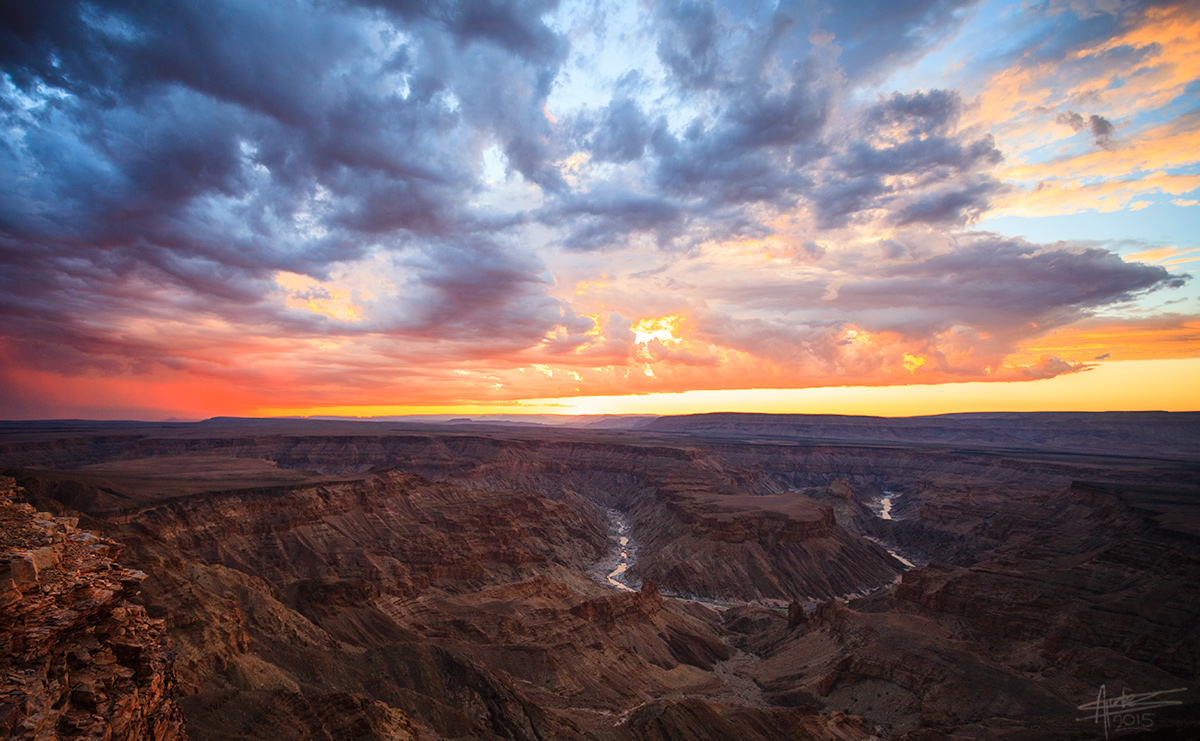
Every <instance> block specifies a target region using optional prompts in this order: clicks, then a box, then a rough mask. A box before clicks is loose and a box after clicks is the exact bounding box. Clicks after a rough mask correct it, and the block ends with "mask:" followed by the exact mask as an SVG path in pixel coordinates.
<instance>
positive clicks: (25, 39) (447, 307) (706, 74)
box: [0, 0, 1200, 415]
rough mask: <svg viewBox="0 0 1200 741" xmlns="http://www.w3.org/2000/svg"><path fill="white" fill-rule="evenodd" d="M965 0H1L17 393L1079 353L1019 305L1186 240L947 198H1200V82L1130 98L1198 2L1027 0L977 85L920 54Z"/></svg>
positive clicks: (1161, 280)
mask: <svg viewBox="0 0 1200 741" xmlns="http://www.w3.org/2000/svg"><path fill="white" fill-rule="evenodd" d="M974 7H975V5H974V4H973V3H970V2H958V1H957V0H929V1H928V2H916V3H874V4H869V5H868V6H863V5H861V4H858V5H855V4H846V3H843V4H834V3H824V2H820V3H791V2H785V3H781V4H779V5H778V6H777V7H759V6H750V5H742V4H737V3H726V2H706V1H703V0H700V1H691V0H689V1H688V2H682V3H667V4H662V5H658V6H656V7H655V9H654V11H653V13H652V14H646V15H645V16H644V17H643V16H641V15H639V13H638V12H637V11H638V8H639V6H638V5H637V4H636V3H627V4H626V5H624V6H622V7H619V8H616V9H612V10H609V9H607V8H599V6H596V7H594V8H591V9H585V10H580V9H579V8H578V7H577V6H576V4H561V5H560V4H558V3H556V2H553V1H552V0H531V1H528V2H512V3H492V2H485V1H484V0H455V1H454V2H445V3H429V2H423V1H415V0H348V1H347V2H338V3H301V4H288V3H275V2H251V1H250V0H220V1H219V2H217V3H215V4H209V5H206V6H199V5H196V4H194V3H186V2H179V1H178V0H164V1H163V2H159V3H149V4H146V3H131V2H127V1H126V0H104V1H103V2H86V3H85V2H73V1H72V0H63V2H55V3H18V4H11V3H10V4H9V6H8V7H5V8H3V9H2V10H0V68H2V69H0V374H3V378H4V379H6V382H11V384H16V385H17V386H19V387H20V389H21V391H20V393H21V394H22V396H20V398H19V400H17V401H13V402H11V404H10V406H8V407H4V406H0V415H3V414H5V413H11V414H21V415H25V414H32V413H34V412H32V411H30V410H35V409H37V408H38V406H37V405H38V403H39V402H38V401H37V399H42V400H44V402H45V404H46V407H45V408H47V409H51V408H53V409H56V410H59V409H61V410H68V411H69V410H70V409H71V408H79V409H94V410H101V409H110V407H109V406H103V405H101V404H99V403H93V402H88V401H87V400H86V399H87V397H88V395H89V394H98V395H101V396H103V397H104V398H111V399H114V400H115V401H113V402H112V404H113V405H117V406H119V405H121V404H125V405H133V406H136V405H137V403H138V401H137V399H138V395H137V393H135V389H136V388H137V387H138V386H139V385H142V386H145V387H146V388H147V389H151V391H148V392H147V395H146V401H145V405H146V408H147V409H149V408H153V409H168V408H170V407H171V404H172V402H171V398H172V394H176V395H190V397H189V398H191V397H195V398H197V399H203V400H204V401H203V402H196V406H195V409H209V410H211V413H218V412H222V413H237V412H238V411H239V410H241V411H245V410H249V409H255V408H283V407H285V406H287V407H289V408H290V407H291V406H295V407H302V406H304V404H306V403H317V401H320V402H321V403H329V404H350V403H354V404H377V403H383V402H387V403H395V401H396V400H397V399H403V400H405V401H406V402H412V403H417V402H420V403H432V404H437V403H449V402H451V401H459V400H477V401H485V402H491V401H505V400H512V399H515V398H524V397H535V396H544V395H570V394H575V393H624V392H629V393H634V392H640V391H654V390H666V389H669V390H684V389H688V388H715V387H720V386H730V387H734V386H741V387H744V386H748V385H751V386H760V387H770V386H780V385H783V386H788V385H791V386H814V385H818V386H819V385H829V384H834V383H837V384H844V383H871V384H895V383H933V382H942V381H946V380H963V379H974V380H981V379H982V380H988V379H991V380H995V379H1021V378H1040V377H1047V376H1050V375H1055V374H1059V373H1073V372H1076V371H1078V370H1080V369H1082V368H1085V367H1086V366H1087V363H1088V362H1091V360H1092V359H1094V358H1095V357H1097V356H1098V355H1100V354H1102V353H1104V352H1110V350H1109V349H1103V350H1099V349H1095V348H1092V349H1090V350H1089V351H1088V353H1090V354H1087V353H1083V354H1081V353H1079V352H1074V351H1072V350H1071V348H1070V347H1065V346H1062V347H1059V346H1051V345H1053V343H1049V342H1044V343H1042V344H1043V345H1044V346H1038V343H1039V342H1041V338H1045V337H1047V334H1046V333H1047V332H1054V331H1063V332H1066V331H1068V329H1069V328H1070V327H1074V326H1082V325H1083V324H1086V323H1087V322H1089V321H1092V319H1091V317H1095V316H1096V315H1097V314H1098V312H1100V311H1101V310H1105V311H1114V312H1118V313H1119V312H1120V311H1122V310H1124V309H1122V307H1123V306H1124V305H1125V304H1126V303H1129V302H1133V301H1138V300H1141V297H1143V296H1145V295H1147V294H1148V293H1150V292H1152V291H1156V290H1173V289H1175V288H1178V287H1179V286H1181V285H1183V284H1184V281H1185V280H1186V279H1185V278H1184V277H1183V276H1182V274H1181V273H1179V272H1178V270H1179V267H1180V264H1181V263H1182V262H1184V261H1188V260H1191V259H1193V258H1192V257H1191V256H1190V255H1191V253H1190V252H1188V251H1187V250H1186V249H1184V250H1182V251H1179V252H1178V253H1172V254H1170V255H1164V257H1163V259H1164V260H1168V261H1167V262H1164V263H1163V265H1162V266H1149V265H1140V264H1136V263H1133V262H1130V261H1128V260H1126V261H1123V260H1121V259H1120V258H1118V257H1117V256H1116V255H1114V254H1112V253H1111V252H1108V251H1106V250H1104V249H1100V248H1099V247H1097V246H1095V245H1093V246H1086V245H1080V244H1073V243H1063V244H1054V245H1038V244H1033V243H1031V242H1027V241H1024V240H1019V239H1011V238H1007V237H1003V236H1001V235H998V234H991V233H982V232H981V233H972V232H967V231H965V228H967V227H969V226H971V225H972V224H975V223H976V222H978V220H980V219H981V218H982V217H985V216H987V215H997V214H1001V213H1007V214H1019V215H1026V216H1038V215H1045V214H1062V213H1072V212H1074V211H1078V210H1081V209H1095V210H1107V211H1113V210H1119V209H1131V208H1134V207H1138V206H1140V205H1143V204H1146V203H1148V200H1147V199H1148V198H1149V197H1152V196H1156V195H1157V196H1165V197H1173V198H1174V199H1175V201H1176V202H1177V203H1179V204H1188V203H1192V202H1193V201H1194V200H1195V199H1194V198H1193V197H1192V194H1194V192H1195V190H1196V189H1197V187H1200V180H1197V177H1198V176H1197V175H1196V174H1195V172H1194V169H1195V165H1196V158H1195V156H1194V154H1193V153H1195V152H1197V151H1200V146H1195V145H1196V144H1197V142H1196V141H1194V140H1195V139H1196V136H1197V131H1200V127H1198V126H1197V124H1196V122H1197V118H1196V114H1195V113H1194V112H1190V113H1189V112H1186V111H1185V110H1184V109H1182V108H1179V109H1178V110H1177V109H1176V108H1172V109H1170V111H1168V112H1167V113H1162V114H1161V115H1157V116H1153V117H1151V119H1150V120H1149V122H1147V121H1146V120H1142V119H1139V118H1138V117H1137V115H1136V113H1137V111H1139V110H1141V106H1143V105H1145V101H1154V102H1153V105H1162V106H1167V105H1174V104H1173V103H1171V101H1175V100H1176V99H1177V98H1178V96H1180V95H1182V94H1183V91H1185V90H1188V89H1190V88H1188V85H1192V84H1193V81H1194V80H1195V78H1196V75H1197V72H1196V71H1197V69H1200V68H1198V67H1196V60H1197V59H1200V56H1197V53H1196V52H1197V49H1200V47H1197V46H1196V44H1194V43H1192V39H1193V38H1194V34H1191V30H1192V29H1193V26H1194V25H1195V19H1194V17H1193V16H1192V15H1189V14H1188V13H1187V12H1186V8H1184V9H1181V7H1183V6H1177V5H1162V6H1159V5H1155V6H1130V7H1129V8H1113V9H1111V10H1113V12H1112V13H1108V12H1105V13H1098V14H1094V15H1093V16H1092V17H1091V18H1090V19H1088V21H1087V23H1081V22H1079V19H1080V18H1081V17H1082V16H1083V15H1087V14H1089V13H1091V12H1092V11H1091V10H1087V11H1085V10H1083V9H1080V8H1077V7H1074V5H1072V7H1071V8H1066V9H1061V8H1057V7H1050V6H1045V5H1044V4H1043V5H1038V6H1036V7H1034V6H1029V7H1027V8H1024V9H1020V10H1019V11H1018V12H1016V13H1015V15H1014V18H1017V19H1027V18H1028V17H1030V14H1039V13H1049V12H1057V13H1058V15H1057V16H1049V17H1052V18H1057V19H1059V20H1058V21H1057V22H1058V23H1059V24H1060V26H1061V28H1059V29H1058V30H1057V31H1056V32H1055V33H1052V34H1045V35H1043V36H1037V37H1036V39H1035V40H1036V41H1037V43H1036V44H1032V45H1031V46H1030V48H1029V49H1028V53H1027V54H1023V55H1019V56H1014V57H1005V58H1004V59H1001V60H999V61H997V59H996V58H988V57H987V53H985V52H988V51H989V50H983V51H981V55H980V60H979V61H977V62H973V63H972V64H977V65H980V66H978V67H975V66H972V65H971V64H968V65H965V66H963V67H962V68H961V69H963V70H965V71H964V74H980V73H981V71H987V72H988V73H989V76H988V77H987V78H986V79H984V80H983V82H982V83H981V84H979V85H977V86H975V87H972V86H971V85H963V86H961V89H952V85H951V83H952V82H953V76H952V75H949V74H948V75H946V76H944V77H943V78H942V79H941V82H939V85H941V86H939V85H924V84H922V85H916V84H910V83H909V82H907V80H908V79H910V78H908V77H906V76H905V75H909V74H915V73H914V72H913V71H914V70H916V69H917V68H916V67H913V66H912V65H913V64H914V63H916V62H918V60H920V59H921V57H922V55H926V54H931V53H932V54H937V53H943V52H945V50H946V49H948V48H950V47H949V46H947V44H949V43H950V40H951V39H952V38H953V35H954V34H955V33H956V32H957V31H958V30H959V29H960V28H962V24H963V23H967V22H969V20H970V18H971V13H972V12H974ZM601 10H603V11H604V12H600V11H601ZM979 12H980V13H984V14H985V15H986V13H987V12H988V9H987V8H982V9H981V10H980V11H979ZM597 13H599V15H600V22H597V20H596V17H597V16H596V14H597ZM1012 22H1016V20H1014V21H1012ZM1034 33H1035V35H1036V33H1041V32H1034ZM1000 63H1002V64H1003V66H1004V68H1003V69H1002V70H998V69H997V68H995V67H991V68H988V67H987V66H986V65H987V64H1000ZM889 75H893V76H892V77H889ZM894 87H899V88H902V89H893V88H894ZM976 96H977V97H976ZM1173 96H1174V97H1173ZM1163 110H1164V111H1167V109H1166V108H1164V109H1163ZM1180 111H1183V112H1180ZM1168 113H1169V115H1168ZM1148 259H1149V258H1148ZM1154 259H1157V258H1154ZM1167 268H1171V269H1173V270H1174V271H1175V272H1172V273H1168V272H1167ZM580 286H586V289H585V288H578V289H577V287H580ZM666 318H670V319H671V320H672V323H671V327H673V328H674V329H673V331H675V332H676V333H675V334H673V335H671V336H670V337H665V336H660V337H656V338H651V339H649V340H646V341H642V342H639V341H638V335H637V334H636V333H635V332H634V331H633V329H632V328H633V327H636V326H649V325H642V324H641V323H642V322H645V321H650V322H651V323H653V322H654V321H663V320H665V319H666ZM1187 331H1190V330H1187ZM1187 331H1185V330H1178V331H1177V332H1176V335H1177V336H1178V337H1186V336H1188V335H1187ZM1128 336H1129V337H1132V334H1130V335H1128ZM1080 341H1081V342H1082V340H1080ZM1130 343H1131V341H1130V342H1126V344H1125V345H1123V346H1119V345H1118V344H1114V345H1113V349H1112V350H1111V352H1112V353H1113V357H1122V356H1124V355H1125V354H1128V353H1132V352H1133V351H1132V350H1130V349H1129V347H1131V344H1130ZM1168 345H1169V346H1170V347H1172V348H1176V349H1172V350H1170V352H1176V351H1177V348H1178V346H1179V345H1180V343H1179V342H1175V343H1174V344H1171V343H1163V344H1161V345H1160V347H1162V348H1166V347H1168ZM1034 347H1037V349H1038V350H1039V352H1038V354H1036V355H1031V354H1022V353H1025V351H1026V349H1028V348H1034ZM1120 348H1124V349H1120ZM1030 352H1032V351H1030ZM1163 352H1167V350H1163ZM542 369H545V370H542ZM546 371H549V372H548V373H547V372H546ZM222 399H226V400H227V401H221V400H222ZM189 403H190V402H189ZM72 404H75V405H76V407H72V406H71V405H72ZM222 404H224V405H225V406H221V405H222ZM255 405H257V406H255ZM117 406H112V407H111V408H117ZM218 407H219V408H218ZM6 409H10V410H15V411H10V412H5V410H6ZM64 413H66V412H64ZM97 413H100V412H97ZM104 413H109V412H104Z"/></svg>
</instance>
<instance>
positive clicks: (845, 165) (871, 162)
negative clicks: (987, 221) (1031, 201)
mask: <svg viewBox="0 0 1200 741" xmlns="http://www.w3.org/2000/svg"><path fill="white" fill-rule="evenodd" d="M961 108H962V104H961V101H960V100H959V97H958V95H957V94H955V93H952V92H948V91H945V90H931V91H928V92H919V93H912V94H909V95H902V94H898V93H895V94H893V95H892V96H891V97H889V98H888V99H886V100H884V101H881V102H880V103H878V104H876V105H874V106H870V107H868V108H867V109H865V110H864V111H862V112H861V113H860V114H859V115H858V119H857V129H856V130H854V131H853V133H852V135H851V136H850V137H849V140H848V141H847V142H846V143H844V144H843V145H842V148H841V150H840V151H838V152H836V153H835V154H833V155H832V156H831V157H830V159H829V162H828V163H827V166H826V169H825V177H824V178H823V179H822V180H821V182H820V183H818V184H817V186H816V187H815V188H814V189H813V191H812V199H813V205H814V208H815V211H816V213H817V216H818V219H819V221H820V223H821V224H823V225H825V226H840V225H843V224H846V223H848V222H850V221H851V220H852V219H854V218H855V216H856V215H858V214H860V213H862V212H868V211H873V210H877V209H885V210H887V211H888V212H889V213H890V215H889V216H888V217H887V219H886V220H887V221H890V222H891V223H893V224H897V225H905V224H912V223H926V224H943V225H961V224H963V223H965V222H967V221H969V220H970V219H971V218H972V217H974V216H975V215H977V214H978V213H979V212H981V211H982V210H983V209H984V208H986V206H987V204H988V203H989V201H990V199H991V198H992V197H993V196H995V195H996V194H997V193H999V192H1000V191H1001V190H1002V189H1003V186H1002V185H1001V183H1000V182H999V181H997V180H996V179H995V178H994V176H993V175H991V169H992V168H993V167H994V166H995V165H996V164H998V163H999V162H1000V160H1001V155H1000V151H999V150H998V149H996V146H995V143H994V142H993V141H992V138H991V137H990V136H984V137H982V138H979V139H970V138H968V137H965V136H963V135H961V134H958V133H955V131H954V127H955V124H956V123H957V121H958V118H959V115H960V112H961Z"/></svg>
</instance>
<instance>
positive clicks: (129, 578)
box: [0, 479, 186, 741]
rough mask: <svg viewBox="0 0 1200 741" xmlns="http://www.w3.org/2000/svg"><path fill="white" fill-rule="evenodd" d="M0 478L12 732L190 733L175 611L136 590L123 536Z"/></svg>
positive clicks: (6, 689)
mask: <svg viewBox="0 0 1200 741" xmlns="http://www.w3.org/2000/svg"><path fill="white" fill-rule="evenodd" d="M18 500H19V492H18V490H17V489H16V488H15V482H13V480H12V479H0V734H2V735H4V736H5V737H6V738H12V739H39V740H41V739H59V738H61V739H106V740H107V739H135V738H136V739H153V741H176V740H179V739H185V738H186V735H185V733H184V730H183V717H182V714H181V713H180V711H179V709H178V707H177V706H176V704H175V702H174V700H173V699H172V692H173V690H174V679H173V676H172V671H171V663H170V659H169V657H168V653H167V650H166V647H165V645H164V640H163V621H161V620H152V619H150V618H149V617H147V615H146V611H145V609H144V608H143V607H141V606H140V605H136V604H133V603H131V602H129V598H130V597H132V596H133V595H134V594H135V593H136V592H137V591H138V588H139V586H140V584H141V582H142V580H144V579H145V578H146V575H145V574H143V573H141V572H139V571H135V570H132V569H128V568H124V567H122V566H119V565H117V564H116V563H115V560H114V559H115V558H116V557H117V555H118V554H119V553H120V551H121V546H120V545H119V544H117V543H115V542H113V541H111V540H107V539H105V538H101V537H99V536H97V535H96V534H95V533H91V532H88V531H86V530H79V529H78V528H77V523H78V520H77V519H76V518H72V517H54V516H53V515H51V514H49V513H47V512H37V511H36V510H34V508H33V507H32V506H30V505H28V504H25V503H23V502H20V501H18Z"/></svg>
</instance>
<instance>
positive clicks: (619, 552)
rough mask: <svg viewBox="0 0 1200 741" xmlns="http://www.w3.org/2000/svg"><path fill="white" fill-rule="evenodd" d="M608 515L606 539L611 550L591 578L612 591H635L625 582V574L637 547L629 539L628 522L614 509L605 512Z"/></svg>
mask: <svg viewBox="0 0 1200 741" xmlns="http://www.w3.org/2000/svg"><path fill="white" fill-rule="evenodd" d="M605 514H606V515H608V524H609V530H608V539H609V541H610V542H611V543H612V549H611V550H610V551H609V553H608V555H607V556H605V558H604V560H603V561H601V562H600V563H599V564H597V565H596V566H595V567H594V569H593V570H592V578H594V579H596V580H597V581H600V582H602V583H604V584H607V585H608V586H610V587H613V588H614V589H620V590H622V591H625V592H633V591H636V590H635V589H634V588H633V587H632V586H630V585H629V584H628V583H626V581H625V572H626V571H628V570H629V567H630V566H632V565H633V559H634V557H635V556H636V555H637V547H636V546H635V545H634V543H633V541H632V540H631V539H630V537H629V520H627V519H626V518H625V515H624V514H622V513H621V512H618V511H617V510H615V509H609V510H605Z"/></svg>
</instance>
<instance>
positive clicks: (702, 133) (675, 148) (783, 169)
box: [653, 62, 832, 206]
mask: <svg viewBox="0 0 1200 741" xmlns="http://www.w3.org/2000/svg"><path fill="white" fill-rule="evenodd" d="M815 66H816V65H815V63H811V62H809V63H797V64H796V65H794V66H793V68H792V69H791V70H790V74H789V81H790V83H791V84H790V85H789V86H788V87H787V89H786V90H783V91H776V90H772V89H771V88H770V86H769V85H767V84H766V83H765V81H762V80H748V81H746V83H745V84H744V85H743V86H742V88H741V91H740V92H738V93H736V94H733V95H732V96H731V97H730V99H729V101H728V103H727V104H726V105H725V106H724V107H723V108H722V110H721V112H720V116H719V117H718V118H717V119H716V120H715V121H713V122H712V123H711V124H708V125H706V123H705V122H704V121H703V120H696V121H694V122H693V124H692V126H691V127H690V128H689V129H688V130H686V131H685V132H684V133H683V136H682V137H675V136H672V135H670V134H667V133H664V134H662V135H661V136H658V137H655V138H654V139H653V145H654V148H655V152H656V154H657V155H658V158H659V163H658V167H657V171H656V174H655V177H656V181H657V183H658V184H659V185H660V186H661V187H662V188H664V189H665V190H667V191H668V192H671V193H673V194H676V195H678V196H681V197H693V198H704V199H707V200H709V201H712V202H719V203H723V204H730V203H749V202H758V201H771V202H773V203H775V204H777V205H780V206H787V205H791V204H794V203H795V200H796V195H797V193H798V191H799V190H800V189H801V188H802V187H803V186H804V185H806V184H807V182H808V179H807V177H806V176H805V174H804V173H802V172H801V171H800V170H798V169H797V168H796V165H797V164H800V163H803V162H805V161H806V160H808V159H811V158H813V157H815V154H816V152H815V151H814V152H806V151H805V147H812V148H814V150H817V149H819V143H820V139H821V136H822V134H823V133H824V126H825V123H826V121H827V120H828V116H829V110H830V106H831V104H832V91H831V90H830V88H829V87H828V85H827V84H826V81H825V80H823V79H822V78H821V76H820V75H817V74H814V71H815ZM789 155H790V156H789Z"/></svg>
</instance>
